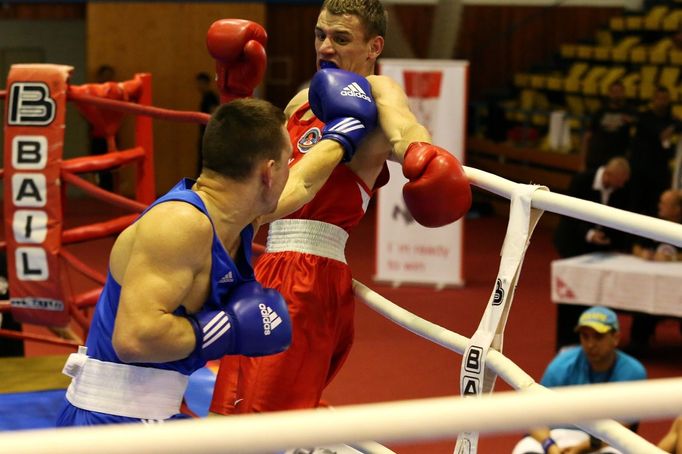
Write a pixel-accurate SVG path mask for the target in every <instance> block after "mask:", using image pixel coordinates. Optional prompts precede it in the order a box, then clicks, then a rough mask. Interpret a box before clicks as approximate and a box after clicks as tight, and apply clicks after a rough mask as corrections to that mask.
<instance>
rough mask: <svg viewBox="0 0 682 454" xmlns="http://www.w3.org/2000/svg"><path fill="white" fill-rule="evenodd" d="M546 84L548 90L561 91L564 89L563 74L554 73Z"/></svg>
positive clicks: (549, 76)
mask: <svg viewBox="0 0 682 454" xmlns="http://www.w3.org/2000/svg"><path fill="white" fill-rule="evenodd" d="M546 82H547V85H546V88H547V89H548V90H561V89H563V88H564V77H563V75H562V74H561V73H552V74H550V75H548V76H547V81H546Z"/></svg>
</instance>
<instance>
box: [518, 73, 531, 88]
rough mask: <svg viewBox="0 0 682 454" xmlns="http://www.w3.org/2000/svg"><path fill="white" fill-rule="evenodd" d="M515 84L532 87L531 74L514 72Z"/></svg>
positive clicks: (520, 86)
mask: <svg viewBox="0 0 682 454" xmlns="http://www.w3.org/2000/svg"><path fill="white" fill-rule="evenodd" d="M514 86H516V87H519V88H527V87H530V74H526V73H516V74H514Z"/></svg>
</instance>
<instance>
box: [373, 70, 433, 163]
mask: <svg viewBox="0 0 682 454" xmlns="http://www.w3.org/2000/svg"><path fill="white" fill-rule="evenodd" d="M367 80H368V81H369V83H370V85H371V86H372V95H373V96H374V101H375V102H376V105H377V109H378V111H379V124H380V126H381V129H383V131H384V134H386V137H387V138H388V141H389V142H390V144H391V146H392V147H393V157H394V158H395V159H396V160H398V162H401V163H402V162H403V157H404V155H405V151H406V150H407V148H408V147H409V146H410V144H411V143H413V142H428V143H431V135H430V134H429V131H428V130H427V129H426V128H425V127H424V126H422V125H421V124H419V122H418V121H417V118H416V117H415V116H414V114H413V113H412V111H411V110H410V107H409V105H408V103H407V96H406V95H405V92H404V91H403V89H402V88H401V87H400V85H398V84H397V83H396V82H395V81H394V80H393V79H391V78H390V77H387V76H369V77H367Z"/></svg>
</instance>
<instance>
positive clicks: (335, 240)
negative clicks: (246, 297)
mask: <svg viewBox="0 0 682 454" xmlns="http://www.w3.org/2000/svg"><path fill="white" fill-rule="evenodd" d="M385 31H386V12H385V10H384V8H383V6H382V5H381V3H380V2H379V1H377V0H327V1H325V3H324V4H323V6H322V10H321V12H320V14H319V16H318V20H317V24H316V27H315V49H316V52H317V66H318V69H319V71H318V72H317V73H316V75H315V77H314V78H313V80H312V83H311V87H310V90H309V91H308V90H303V91H302V92H300V93H299V94H297V95H296V96H295V97H294V99H293V100H292V101H291V102H290V103H289V105H288V106H287V108H286V109H285V113H286V114H287V116H288V117H289V120H288V123H287V129H288V130H289V135H290V137H291V142H292V145H293V149H294V155H293V159H292V160H291V161H290V165H291V169H292V175H291V176H290V182H292V181H296V177H295V172H296V170H297V167H299V166H300V165H302V164H304V162H305V161H306V160H307V158H310V157H312V156H310V155H313V154H319V153H320V152H321V150H319V149H318V148H315V147H319V145H320V144H321V143H323V142H328V143H329V142H332V141H336V142H337V143H339V144H341V147H337V148H336V149H332V150H329V151H328V153H327V154H326V156H327V157H330V158H329V159H331V158H333V159H335V160H336V162H333V163H332V165H331V166H330V167H329V168H325V169H322V167H320V166H318V167H316V168H315V172H314V175H312V176H308V178H307V181H308V182H309V184H308V186H309V187H310V189H309V192H310V195H311V200H310V201H309V202H308V203H307V204H306V205H305V206H303V208H300V209H298V210H297V211H295V212H294V213H291V214H288V216H287V217H286V218H284V219H280V220H277V221H274V222H272V223H271V225H270V230H269V233H268V241H267V246H266V253H265V254H264V255H263V256H262V257H261V258H260V260H259V261H258V263H257V265H256V275H257V279H258V280H259V281H260V282H262V283H263V285H264V286H267V287H273V288H276V289H278V290H279V291H280V292H281V293H282V294H283V295H284V298H285V299H286V301H287V305H288V307H289V313H290V315H291V318H292V326H293V330H294V333H293V338H292V344H291V346H290V348H289V349H288V350H287V351H286V352H283V353H281V354H277V355H273V356H270V357H268V358H262V359H257V360H252V359H251V358H245V357H235V356H230V357H224V358H223V360H222V361H221V366H220V371H219V374H218V379H217V382H216V387H215V391H214V395H213V400H212V403H211V411H212V412H214V413H219V414H233V413H249V412H265V411H276V410H287V409H297V408H313V407H316V406H318V404H319V400H320V396H321V395H322V391H323V390H324V388H325V386H326V385H327V384H328V383H329V382H330V381H331V380H332V379H333V378H334V376H335V375H336V373H337V372H338V371H339V369H340V367H341V366H342V365H343V363H344V361H345V359H346V357H347V355H348V352H349V351H350V347H351V345H352V342H353V330H354V327H353V316H354V304H355V301H354V296H353V290H352V276H351V271H350V269H349V267H348V265H347V264H346V261H345V256H344V248H345V243H346V239H347V238H348V234H349V233H350V232H351V231H352V229H353V228H354V227H355V226H356V225H357V224H358V223H359V221H360V219H361V218H362V216H363V215H364V213H365V210H366V209H367V204H368V202H369V200H370V198H371V197H372V195H373V193H374V191H375V190H376V189H377V188H378V187H379V186H381V185H382V184H384V183H385V182H386V181H387V177H388V172H387V169H386V166H385V162H386V160H387V159H389V158H391V159H394V160H397V161H399V162H402V163H403V173H404V174H405V176H406V177H407V178H408V179H409V180H410V181H409V182H408V183H407V184H406V185H405V187H404V189H403V193H404V196H405V201H406V203H407V206H408V208H409V209H410V210H411V212H412V214H413V215H414V217H415V219H416V220H417V221H418V222H419V223H421V224H423V225H426V226H431V227H435V226H442V225H445V224H448V223H450V222H454V221H456V220H457V219H459V218H460V217H462V216H463V215H464V214H465V213H466V212H467V210H468V209H469V206H470V204H471V190H470V187H469V183H468V180H467V178H466V176H465V175H464V172H463V169H462V166H461V164H460V163H459V162H458V161H457V159H456V158H455V157H454V156H453V155H452V154H450V153H449V152H447V151H446V150H443V149H441V148H439V147H437V146H434V145H432V144H431V143H430V142H431V138H430V136H429V134H428V132H427V131H426V129H425V128H424V127H423V126H421V125H419V124H418V123H417V121H416V119H415V117H414V115H413V114H412V113H411V112H410V110H409V108H408V106H407V98H406V96H405V94H404V93H403V91H402V90H401V89H400V87H399V86H398V85H397V84H396V83H394V82H393V81H391V80H390V79H388V78H386V77H382V76H373V75H372V74H374V69H375V64H376V59H377V58H378V57H379V55H380V54H381V51H382V50H383V45H384V35H385ZM222 35H225V33H223V34H222ZM231 36H232V38H231V39H232V40H233V41H234V40H238V41H240V42H242V43H246V41H244V40H245V39H247V38H245V35H244V33H243V32H242V31H241V30H237V31H236V32H235V33H233V34H232V35H231ZM209 47H210V46H209ZM223 64H224V65H225V66H226V67H227V68H228V71H229V65H230V61H223ZM333 68H340V69H333ZM368 84H369V85H368ZM228 89H229V87H228ZM347 99H354V100H356V101H357V103H356V104H354V106H356V107H357V110H354V109H353V108H351V107H349V104H350V103H347ZM363 102H364V104H363ZM372 105H375V106H376V108H378V120H379V126H380V127H377V128H376V130H375V132H374V133H372V134H370V135H368V136H366V137H365V136H364V135H362V136H361V135H358V136H356V135H354V131H351V132H348V131H349V130H351V129H352V125H353V124H357V123H360V124H362V125H363V126H364V127H365V128H366V129H371V126H372V125H371V114H367V113H366V112H365V109H369V108H370V107H369V106H372ZM322 139H332V140H324V141H323V140H322ZM311 143H313V144H315V143H317V145H313V146H311V145H310V144H311ZM329 159H328V161H329ZM339 161H340V162H341V163H340V164H339V163H338V162H339ZM327 177H328V178H327ZM288 186H289V184H288ZM286 193H287V189H285V192H284V193H283V196H282V197H283V198H282V199H280V200H284V199H285V195H286ZM284 211H286V210H283V207H281V206H280V207H278V210H277V213H278V214H282V212H284Z"/></svg>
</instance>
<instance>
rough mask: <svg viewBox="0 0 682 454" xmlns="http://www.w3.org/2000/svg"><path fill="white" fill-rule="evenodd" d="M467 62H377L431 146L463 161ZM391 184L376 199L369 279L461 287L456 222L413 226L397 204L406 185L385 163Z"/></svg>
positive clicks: (458, 226)
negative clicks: (372, 271)
mask: <svg viewBox="0 0 682 454" xmlns="http://www.w3.org/2000/svg"><path fill="white" fill-rule="evenodd" d="M468 68H469V64H468V62H465V61H452V60H403V59H385V60H381V61H380V73H381V74H383V75H385V76H389V77H391V78H392V79H393V80H395V81H396V82H397V83H398V84H400V85H401V86H402V87H403V89H404V90H405V93H406V94H407V96H408V101H409V104H410V108H411V110H412V112H413V113H414V114H415V116H416V117H417V120H418V121H419V122H420V123H421V124H422V125H424V126H425V127H426V128H427V129H428V130H429V132H430V133H431V136H432V139H433V143H434V144H435V145H438V146H440V147H443V148H445V149H446V150H448V151H449V152H450V153H452V154H454V155H455V156H456V157H457V159H459V160H460V161H461V162H462V163H464V144H465V127H466V101H467V75H468ZM389 170H390V172H391V180H390V181H389V182H388V184H387V185H386V186H384V187H383V188H381V189H380V190H379V197H378V201H377V235H376V251H377V253H376V275H375V280H377V281H383V282H392V283H393V284H394V285H400V284H401V283H420V284H432V285H435V286H436V287H438V288H441V287H444V286H446V285H463V284H464V279H463V275H462V224H463V223H462V221H461V220H460V221H457V222H455V223H453V224H450V225H447V226H444V227H439V228H427V227H423V226H421V225H419V224H418V223H417V222H416V221H415V220H414V219H413V218H412V216H411V215H410V213H409V211H408V209H407V207H406V206H405V202H404V201H403V194H402V188H403V185H404V184H405V183H406V182H407V179H406V178H405V177H404V176H403V173H402V169H401V166H400V164H397V163H393V162H391V163H389Z"/></svg>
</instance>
